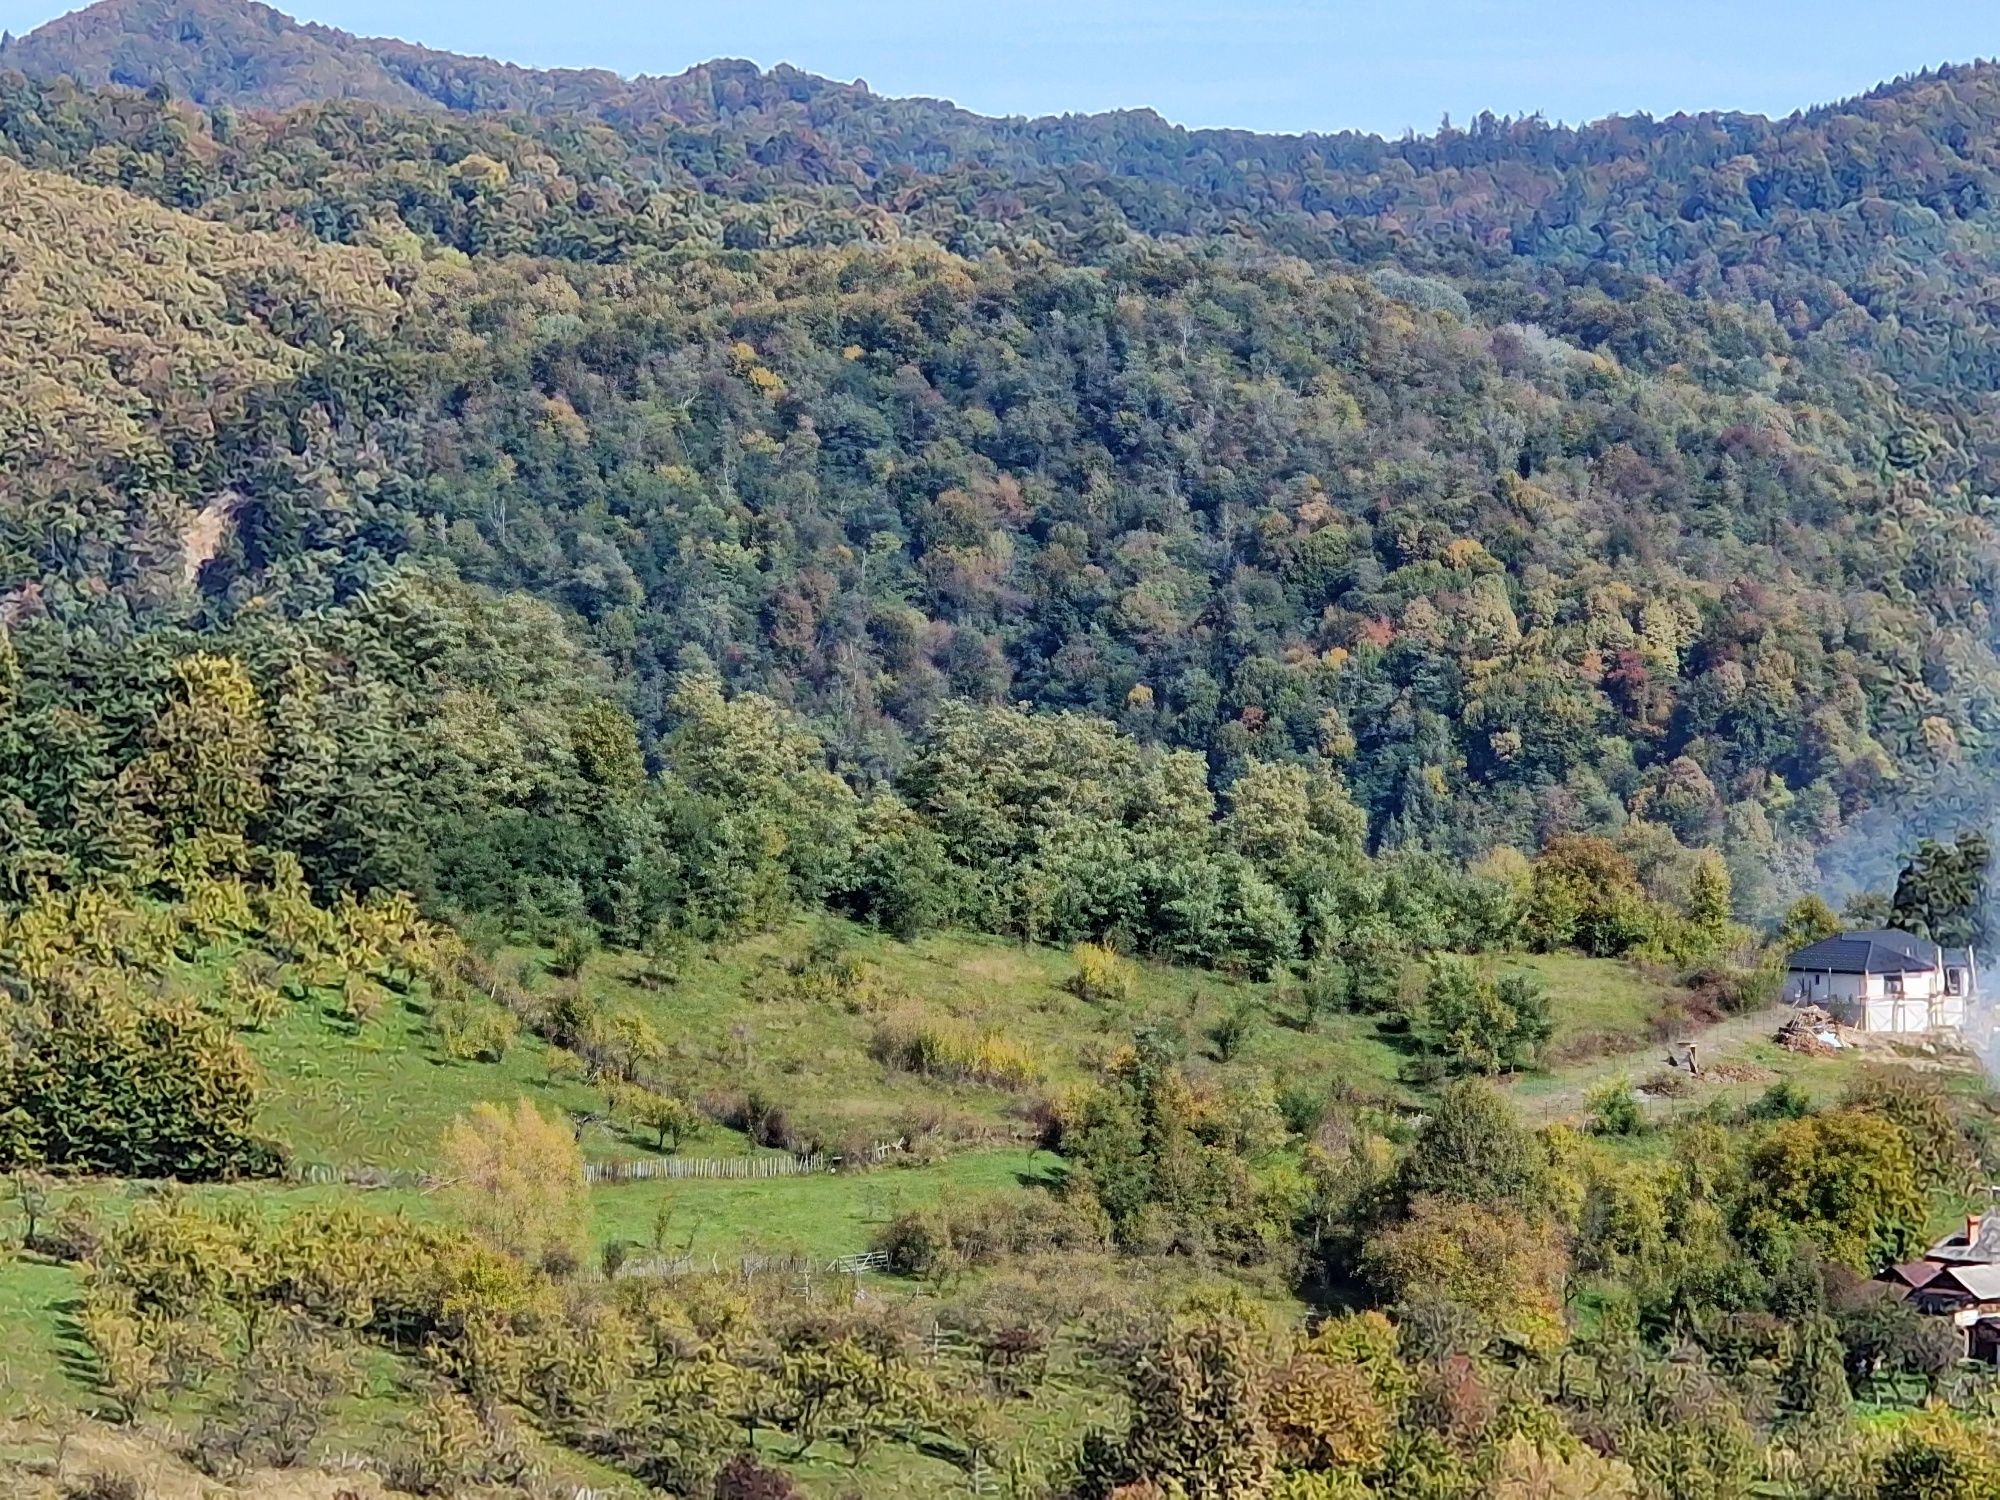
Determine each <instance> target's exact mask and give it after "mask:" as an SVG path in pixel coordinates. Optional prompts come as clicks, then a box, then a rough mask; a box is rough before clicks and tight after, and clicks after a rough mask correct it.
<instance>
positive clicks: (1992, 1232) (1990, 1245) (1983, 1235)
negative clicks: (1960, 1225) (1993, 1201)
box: [1924, 1213, 2000, 1266]
mask: <svg viewBox="0 0 2000 1500" xmlns="http://www.w3.org/2000/svg"><path fill="white" fill-rule="evenodd" d="M1924 1259H1925V1260H1935V1261H1941V1262H1945V1263H1948V1264H1951V1265H1961V1266H1990V1265H1993V1264H1994V1263H1996V1262H2000V1213H1988V1214H1982V1215H1981V1216H1980V1219H1979V1228H1978V1229H1977V1230H1976V1231H1975V1232H1974V1233H1973V1236H1972V1238H1971V1239H1970V1240H1968V1239H1966V1237H1965V1231H1964V1230H1959V1231H1958V1232H1956V1233H1954V1234H1948V1235H1946V1236H1945V1237H1944V1238H1943V1239H1941V1240H1939V1241H1938V1242H1937V1243H1936V1244H1935V1245H1933V1246H1931V1248H1930V1250H1929V1251H1928V1252H1927V1253H1926V1254H1925V1256H1924Z"/></svg>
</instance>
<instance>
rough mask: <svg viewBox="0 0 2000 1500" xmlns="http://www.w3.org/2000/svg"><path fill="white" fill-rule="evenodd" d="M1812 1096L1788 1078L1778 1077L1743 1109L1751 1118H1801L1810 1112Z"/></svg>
mask: <svg viewBox="0 0 2000 1500" xmlns="http://www.w3.org/2000/svg"><path fill="white" fill-rule="evenodd" d="M1812 1109H1813V1104H1812V1096H1811V1095H1810V1094H1808V1093H1807V1092H1806V1091H1805V1090H1804V1089H1802V1088H1800V1087H1799V1086H1798V1085H1797V1084H1796V1083H1794V1082H1792V1080H1791V1079H1789V1078H1780V1079H1779V1080H1778V1081H1777V1082H1776V1083H1774V1084H1772V1085H1771V1086H1770V1087H1769V1088H1767V1089H1765V1090H1764V1092H1763V1093H1762V1094H1760V1095H1759V1096H1758V1097H1757V1099H1756V1100H1755V1101H1754V1102H1753V1103H1752V1104H1751V1105H1750V1107H1749V1108H1748V1109H1746V1110H1744V1114H1746V1115H1748V1116H1749V1117H1750V1118H1751V1119H1753V1120H1802V1119H1804V1118H1805V1117H1806V1116H1807V1115H1809V1114H1811V1113H1812Z"/></svg>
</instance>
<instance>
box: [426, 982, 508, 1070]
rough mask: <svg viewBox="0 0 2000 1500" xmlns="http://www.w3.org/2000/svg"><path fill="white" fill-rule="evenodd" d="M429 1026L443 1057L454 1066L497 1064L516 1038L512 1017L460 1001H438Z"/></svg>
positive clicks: (463, 1000)
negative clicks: (451, 1061) (449, 1059)
mask: <svg viewBox="0 0 2000 1500" xmlns="http://www.w3.org/2000/svg"><path fill="white" fill-rule="evenodd" d="M431 1026H432V1028H433V1029H434V1030H435V1031H436V1032H437V1035H438V1045H439V1046H440V1047H441V1048H442V1049H443V1050H444V1055H445V1056H446V1057H449V1058H451V1059H453V1060H454V1061H456V1062H489V1063H497V1062H500V1061H501V1060H503V1059H504V1058H505V1057H506V1056H507V1049H508V1048H509V1047H511V1046H513V1045H514V1038H515V1037H516V1036H518V1035H519V1034H520V1023H519V1022H518V1021H516V1020H515V1019H514V1017H513V1015H512V1013H510V1012H508V1011H504V1010H501V1009H500V1008H499V1007H498V1006H493V1005H484V1004H480V1003H477V1002H475V1001H471V1000H466V999H462V998H454V999H450V1000H444V1001H440V1002H439V1003H438V1005H437V1006H436V1007H435V1008H434V1009H433V1010H432V1011H431Z"/></svg>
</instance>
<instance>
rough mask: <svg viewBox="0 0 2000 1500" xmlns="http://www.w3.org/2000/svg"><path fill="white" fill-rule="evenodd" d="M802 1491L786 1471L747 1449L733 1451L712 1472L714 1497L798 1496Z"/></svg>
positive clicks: (786, 1499)
mask: <svg viewBox="0 0 2000 1500" xmlns="http://www.w3.org/2000/svg"><path fill="white" fill-rule="evenodd" d="M804 1494H805V1491H804V1490H802V1489H800V1488H799V1487H798V1485H797V1484H795V1483H794V1482H793V1481H792V1477H791V1476H790V1475H789V1474H787V1473H785V1472H784V1471H783V1470H782V1469H772V1468H766V1467H765V1466H764V1465H763V1464H760V1463H759V1462H757V1460H756V1458H755V1457H754V1456H753V1455H751V1454H748V1453H739V1454H737V1455H736V1456H735V1457H734V1458H732V1459H730V1460H729V1462H727V1463H725V1464H724V1465H723V1466H722V1467H721V1469H720V1470H718V1471H717V1473H716V1476H715V1500H802V1497H803V1496H804Z"/></svg>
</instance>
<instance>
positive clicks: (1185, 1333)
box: [1125, 1317, 1276, 1500]
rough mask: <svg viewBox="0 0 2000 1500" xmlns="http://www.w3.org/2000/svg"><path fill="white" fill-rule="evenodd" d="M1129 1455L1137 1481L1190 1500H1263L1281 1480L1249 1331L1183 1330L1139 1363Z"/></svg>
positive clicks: (1217, 1323) (1202, 1321) (1224, 1323)
mask: <svg viewBox="0 0 2000 1500" xmlns="http://www.w3.org/2000/svg"><path fill="white" fill-rule="evenodd" d="M1130 1385H1131V1400H1132V1418H1131V1425H1130V1427H1129V1429H1128V1431H1127V1434H1126V1439H1125V1453H1126V1459H1127V1462H1128V1463H1129V1465H1130V1468H1131V1472H1132V1473H1133V1475H1134V1476H1135V1477H1136V1478H1139V1479H1142V1480H1147V1481H1150V1482H1152V1483H1154V1484H1157V1485H1159V1486H1161V1487H1162V1489H1164V1490H1166V1491H1168V1492H1169V1493H1173V1494H1179V1495H1185V1496H1187V1497H1188V1500H1257V1497H1259V1496H1262V1495H1264V1494H1265V1493H1266V1491H1267V1489H1268V1487H1269V1486H1270V1484H1271V1481H1272V1478H1273V1474H1274V1472H1275V1463H1274V1460H1275V1456H1276V1455H1275V1450H1274V1445H1273V1443H1272V1439H1271V1435H1270V1433H1269V1431H1268V1430H1267V1429H1266V1427H1265V1425H1264V1421H1263V1416H1262V1404H1263V1392H1262V1390H1261V1376H1260V1372H1259V1368H1258V1358H1257V1354H1256V1351H1255V1348H1254V1346H1253V1343H1252V1340H1251V1335H1250V1332H1249V1330H1248V1329H1246V1328H1245V1327H1243V1326H1242V1325H1241V1324H1240V1323H1237V1322H1235V1321H1234V1320H1231V1319H1228V1318H1225V1317H1202V1318H1197V1319H1193V1320H1183V1321H1180V1322H1177V1323H1176V1324H1174V1326H1172V1327H1171V1328H1169V1329H1167V1330H1166V1331H1165V1332H1163V1333H1162V1334H1161V1335H1160V1336H1159V1337H1158V1338H1157V1339H1156V1340H1154V1342H1153V1343H1152V1344H1151V1345H1150V1346H1149V1347H1148V1348H1147V1349H1146V1351H1145V1352H1144V1353H1143V1354H1142V1355H1140V1357H1139V1359H1138V1361H1137V1363H1136V1364H1135V1365H1134V1367H1133V1371H1132V1375H1131V1379H1130Z"/></svg>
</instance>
